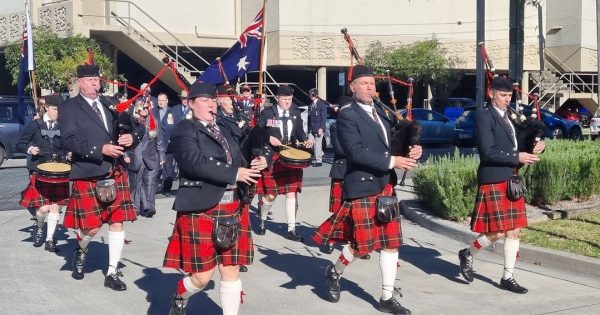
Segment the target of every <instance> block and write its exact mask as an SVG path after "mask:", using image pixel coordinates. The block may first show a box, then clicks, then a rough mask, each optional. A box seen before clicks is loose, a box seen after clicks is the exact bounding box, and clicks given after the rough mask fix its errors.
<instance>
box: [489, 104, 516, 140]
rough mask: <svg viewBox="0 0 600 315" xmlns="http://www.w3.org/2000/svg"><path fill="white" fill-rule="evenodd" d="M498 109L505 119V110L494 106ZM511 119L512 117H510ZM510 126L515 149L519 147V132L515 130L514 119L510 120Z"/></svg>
mask: <svg viewBox="0 0 600 315" xmlns="http://www.w3.org/2000/svg"><path fill="white" fill-rule="evenodd" d="M493 107H494V108H495V109H496V111H497V112H498V114H500V117H502V119H504V114H505V113H506V111H505V110H501V109H500V108H498V107H496V106H493ZM509 121H510V119H509ZM508 125H509V126H510V129H511V130H512V138H513V143H514V144H515V147H514V148H515V149H516V148H517V133H516V131H515V127H514V126H513V124H512V121H511V122H510V124H508Z"/></svg>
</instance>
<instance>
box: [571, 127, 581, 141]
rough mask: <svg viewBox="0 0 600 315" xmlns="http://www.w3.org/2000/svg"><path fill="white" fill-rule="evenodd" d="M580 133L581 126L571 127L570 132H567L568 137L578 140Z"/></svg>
mask: <svg viewBox="0 0 600 315" xmlns="http://www.w3.org/2000/svg"><path fill="white" fill-rule="evenodd" d="M581 135H582V134H581V128H578V127H575V128H573V129H571V132H570V133H569V138H570V139H571V140H579V139H581Z"/></svg>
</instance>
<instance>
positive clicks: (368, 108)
mask: <svg viewBox="0 0 600 315" xmlns="http://www.w3.org/2000/svg"><path fill="white" fill-rule="evenodd" d="M356 104H358V106H360V108H362V109H364V110H365V112H367V114H368V115H369V116H370V117H371V118H373V106H374V105H375V104H373V105H365V104H362V103H359V102H358V101H357V102H356ZM377 122H379V127H381V130H382V132H383V137H384V138H385V144H386V145H388V146H389V142H388V136H387V131H386V130H385V126H384V125H383V123H382V122H381V117H379V115H378V116H377ZM394 164H395V159H394V157H393V156H391V157H390V164H389V166H388V168H389V169H392V168H394Z"/></svg>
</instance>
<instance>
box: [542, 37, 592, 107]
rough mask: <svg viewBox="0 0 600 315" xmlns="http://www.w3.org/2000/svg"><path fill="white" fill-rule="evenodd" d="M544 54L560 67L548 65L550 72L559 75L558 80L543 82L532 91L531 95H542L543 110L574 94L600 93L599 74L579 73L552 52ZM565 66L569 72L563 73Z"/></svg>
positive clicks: (545, 50) (547, 51)
mask: <svg viewBox="0 0 600 315" xmlns="http://www.w3.org/2000/svg"><path fill="white" fill-rule="evenodd" d="M544 53H545V55H546V57H549V59H552V61H553V62H554V63H556V64H557V65H558V66H555V65H553V64H552V63H546V64H547V65H550V66H551V67H552V68H551V69H549V70H551V71H552V72H553V73H556V74H558V75H556V76H555V77H556V80H554V81H553V82H550V83H548V82H545V80H541V81H540V82H538V83H537V84H536V85H535V86H534V87H533V88H532V89H531V90H530V93H538V94H539V95H540V100H541V104H540V106H541V107H542V108H546V107H548V106H550V105H555V104H557V101H558V98H559V97H562V96H565V97H567V98H570V97H571V95H572V93H590V94H591V95H594V94H595V93H596V92H597V91H598V74H587V73H577V72H575V71H574V70H572V69H571V68H570V67H569V66H568V65H567V64H565V62H564V61H562V60H561V59H560V58H558V56H556V55H555V54H554V53H552V52H551V51H550V50H548V49H544ZM563 66H564V69H566V70H567V71H568V72H565V73H563V71H561V70H560V69H559V67H563ZM549 84H550V86H549V87H548V86H547V85H549ZM559 94H560V95H559ZM565 94H566V95H565ZM591 97H593V96H591Z"/></svg>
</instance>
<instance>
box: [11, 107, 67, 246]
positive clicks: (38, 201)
mask: <svg viewBox="0 0 600 315" xmlns="http://www.w3.org/2000/svg"><path fill="white" fill-rule="evenodd" d="M62 101H63V100H62V98H61V97H60V96H59V95H48V96H46V97H45V104H44V105H43V106H44V111H43V112H44V114H42V117H41V118H40V119H35V120H33V121H31V122H30V123H29V124H28V125H27V126H26V127H25V129H24V130H23V131H22V132H21V136H20V138H19V141H18V142H17V144H16V150H17V151H18V152H21V153H26V154H29V155H30V156H31V158H30V159H28V160H27V169H28V170H29V172H30V173H31V176H30V177H29V185H28V186H27V188H26V189H25V190H24V191H23V192H22V193H21V201H20V202H19V204H20V205H21V206H23V207H26V208H34V209H37V210H36V211H35V223H34V224H33V246H35V247H40V246H42V244H44V240H43V239H42V237H43V232H44V221H45V220H46V217H48V224H47V229H46V241H45V246H44V249H45V250H47V251H49V252H56V251H58V248H57V247H56V243H55V241H54V232H55V231H56V226H57V225H58V220H59V216H60V214H59V209H60V206H64V205H66V204H67V202H68V201H69V182H68V181H66V182H64V183H47V182H44V181H40V180H38V176H37V166H38V165H39V164H40V163H45V162H51V161H55V162H64V161H66V159H67V157H68V154H67V152H66V150H65V148H64V146H63V144H62V141H61V136H60V130H59V126H58V107H59V106H60V104H62Z"/></svg>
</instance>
